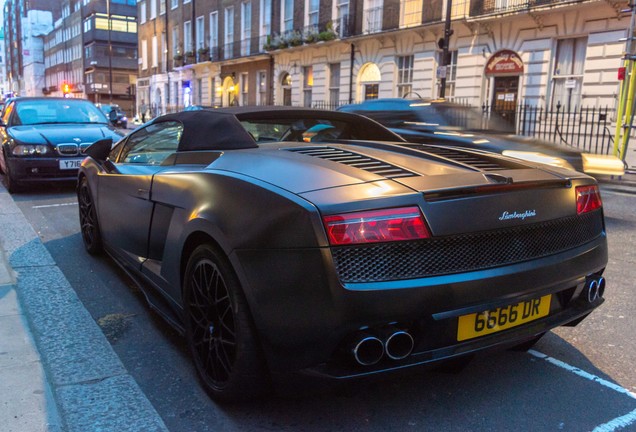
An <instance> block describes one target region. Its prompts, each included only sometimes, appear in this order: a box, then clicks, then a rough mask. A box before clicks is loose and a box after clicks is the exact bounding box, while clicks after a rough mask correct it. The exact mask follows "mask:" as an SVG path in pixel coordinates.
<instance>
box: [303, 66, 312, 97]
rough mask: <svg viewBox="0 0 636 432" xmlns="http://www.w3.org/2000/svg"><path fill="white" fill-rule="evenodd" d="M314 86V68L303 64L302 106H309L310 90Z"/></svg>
mask: <svg viewBox="0 0 636 432" xmlns="http://www.w3.org/2000/svg"><path fill="white" fill-rule="evenodd" d="M313 86H314V69H313V67H312V66H303V106H305V107H311V91H312V87H313Z"/></svg>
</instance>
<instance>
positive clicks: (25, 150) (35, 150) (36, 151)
mask: <svg viewBox="0 0 636 432" xmlns="http://www.w3.org/2000/svg"><path fill="white" fill-rule="evenodd" d="M48 152H49V146H47V145H42V144H17V145H16V146H14V147H13V150H11V153H12V154H13V156H41V155H45V154H47V153H48Z"/></svg>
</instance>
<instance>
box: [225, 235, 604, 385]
mask: <svg viewBox="0 0 636 432" xmlns="http://www.w3.org/2000/svg"><path fill="white" fill-rule="evenodd" d="M232 261H233V263H234V265H235V267H237V270H238V271H237V273H239V277H240V278H241V280H242V284H243V286H244V288H245V291H246V296H247V298H248V302H249V303H250V307H251V312H252V315H253V317H254V321H255V324H256V328H257V330H258V332H259V336H260V339H261V341H262V343H263V348H264V352H265V355H266V358H267V360H268V363H269V367H270V370H272V372H275V373H276V372H285V373H288V372H301V373H307V374H311V375H319V376H321V377H328V378H333V379H346V378H354V377H357V376H364V375H369V374H377V373H381V372H388V371H391V370H399V369H404V368H407V367H413V366H417V365H424V364H430V363H434V362H439V361H444V360H448V359H451V358H453V357H457V356H462V355H465V354H470V353H474V352H476V351H480V350H486V349H491V348H494V347H499V346H501V347H503V346H510V345H514V344H515V343H520V342H523V341H525V340H528V339H530V338H532V337H533V336H535V335H538V334H541V333H543V332H546V331H548V330H550V329H552V328H554V327H557V326H561V325H567V324H568V323H576V322H577V320H579V319H580V318H582V317H585V316H586V315H587V314H589V313H590V312H591V311H592V310H593V309H595V308H596V307H598V306H599V305H600V304H601V303H602V302H603V299H598V300H597V301H595V302H593V303H591V304H590V303H587V302H584V301H583V299H579V295H580V294H581V292H582V290H583V286H584V283H585V279H586V276H588V275H591V274H599V275H600V274H602V272H603V270H604V268H605V266H606V263H607V242H606V237H605V235H604V234H603V235H602V236H601V237H599V238H597V239H595V240H594V241H592V242H589V243H587V244H585V245H583V246H580V247H577V248H574V249H571V250H568V251H566V252H563V253H559V254H555V255H551V256H548V257H544V258H541V259H536V260H532V261H527V262H523V263H517V264H514V265H508V266H501V267H496V268H492V269H487V270H481V271H474V272H470V273H459V274H453V275H445V276H437V277H428V278H420V279H410V280H404V281H390V282H379V283H365V284H355V283H354V284H346V285H343V284H342V283H341V282H340V281H339V280H338V278H337V276H336V274H335V271H333V270H332V269H333V262H332V259H331V254H330V251H329V250H328V249H312V250H306V249H305V250H278V251H266V252H265V251H237V252H236V255H234V256H233V257H232ZM241 263H243V264H242V265H241ZM546 294H552V302H551V306H550V313H549V315H548V316H546V317H544V318H540V319H538V320H537V321H532V322H530V323H527V324H524V325H521V326H519V327H513V328H511V329H508V330H503V331H501V332H498V333H494V334H491V335H487V336H482V337H478V338H475V339H469V340H466V341H462V342H458V341H457V323H458V317H459V316H461V315H466V314H470V313H475V312H479V311H485V310H490V309H494V308H498V307H502V306H505V305H509V304H515V303H518V302H520V301H524V300H528V299H534V298H538V297H541V296H543V295H546ZM388 324H392V325H393V326H396V327H398V328H400V329H404V330H407V331H408V332H409V333H410V334H411V335H412V336H413V338H414V340H415V346H414V349H413V353H412V354H411V355H409V356H408V357H406V358H405V359H402V360H391V359H388V358H386V356H385V358H383V359H382V360H381V361H380V362H379V363H377V364H375V365H373V366H360V365H358V364H355V363H354V362H353V361H352V359H351V356H350V355H349V354H348V353H346V352H345V350H344V342H345V341H346V340H347V339H349V338H350V337H351V336H352V335H353V334H355V333H357V332H359V331H360V330H361V329H370V331H371V332H373V331H374V329H380V328H382V327H385V326H387V325H388Z"/></svg>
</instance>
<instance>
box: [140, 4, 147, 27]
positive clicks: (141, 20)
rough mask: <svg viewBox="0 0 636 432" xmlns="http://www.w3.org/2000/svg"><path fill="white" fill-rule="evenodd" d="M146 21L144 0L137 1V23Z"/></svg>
mask: <svg viewBox="0 0 636 432" xmlns="http://www.w3.org/2000/svg"><path fill="white" fill-rule="evenodd" d="M145 22H146V2H141V3H139V24H143V23H145Z"/></svg>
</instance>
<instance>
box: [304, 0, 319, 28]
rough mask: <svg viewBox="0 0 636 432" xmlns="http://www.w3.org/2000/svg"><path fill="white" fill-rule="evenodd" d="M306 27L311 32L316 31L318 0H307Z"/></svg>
mask: <svg viewBox="0 0 636 432" xmlns="http://www.w3.org/2000/svg"><path fill="white" fill-rule="evenodd" d="M306 8H307V27H308V29H309V30H311V31H313V32H316V33H317V32H318V9H319V8H320V0H307V6H306Z"/></svg>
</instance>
